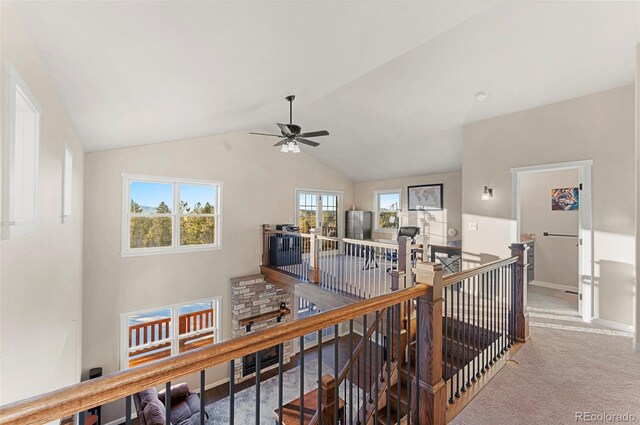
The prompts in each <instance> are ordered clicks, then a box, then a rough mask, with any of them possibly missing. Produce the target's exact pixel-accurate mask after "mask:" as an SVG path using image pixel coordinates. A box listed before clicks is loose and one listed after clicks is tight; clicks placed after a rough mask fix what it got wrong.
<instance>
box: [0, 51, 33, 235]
mask: <svg viewBox="0 0 640 425" xmlns="http://www.w3.org/2000/svg"><path fill="white" fill-rule="evenodd" d="M3 69H4V77H5V82H6V85H5V91H6V95H5V96H6V101H5V105H6V112H5V117H4V118H5V120H4V126H5V131H4V143H3V158H4V161H3V176H2V177H3V178H2V180H3V182H4V184H3V195H4V196H3V200H2V204H3V208H2V217H3V219H2V238H3V239H9V238H11V237H14V236H19V235H22V234H25V233H28V232H31V231H33V230H35V229H36V225H37V222H38V221H39V219H38V210H39V205H38V204H39V202H38V195H39V193H40V190H39V188H40V181H39V168H40V135H41V127H42V107H41V106H40V104H39V103H38V101H37V99H36V97H35V96H34V95H33V93H32V92H31V90H29V87H28V86H27V83H25V81H24V80H23V79H22V78H21V77H20V75H19V74H18V72H17V71H16V69H15V68H14V67H13V65H12V64H11V63H9V62H7V63H5V66H4V68H3ZM18 91H19V92H20V93H21V94H22V95H23V97H24V98H25V100H26V101H27V103H28V104H29V107H30V108H31V109H32V110H33V112H34V113H35V114H36V129H35V133H36V134H35V137H36V145H35V152H34V157H33V163H34V173H35V175H34V176H33V178H34V182H35V184H34V191H33V193H27V194H25V193H24V191H21V193H16V192H18V188H16V187H15V184H16V183H15V179H14V178H13V177H12V176H14V174H15V173H16V168H18V166H19V165H18V164H16V163H15V151H16V128H15V120H16V93H17V92H18ZM16 196H19V197H20V199H23V198H24V197H25V196H30V197H31V196H32V197H33V200H32V201H33V206H34V207H33V214H32V216H30V217H15V216H12V211H13V204H12V199H15V198H16Z"/></svg>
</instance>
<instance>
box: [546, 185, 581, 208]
mask: <svg viewBox="0 0 640 425" xmlns="http://www.w3.org/2000/svg"><path fill="white" fill-rule="evenodd" d="M579 193H580V191H579V189H578V188H577V187H565V188H562V189H551V210H552V211H577V210H578V209H579V208H580V198H579V196H580V195H579Z"/></svg>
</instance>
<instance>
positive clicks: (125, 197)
mask: <svg viewBox="0 0 640 425" xmlns="http://www.w3.org/2000/svg"><path fill="white" fill-rule="evenodd" d="M131 182H149V183H165V184H166V183H169V184H172V185H173V209H172V212H171V214H166V216H168V217H169V216H170V217H172V221H171V223H172V234H171V237H172V243H171V246H166V247H153V248H131V244H130V236H131V235H130V231H129V226H130V223H131V220H130V218H131V205H130V203H131V199H130V189H131ZM181 184H188V185H201V186H215V187H216V208H215V214H214V218H215V229H214V231H215V236H214V238H215V241H216V243H215V244H206V245H205V244H203V245H185V246H181V245H180V217H182V216H187V215H192V214H180V188H179V186H180V185H181ZM222 186H223V183H222V182H221V181H213V180H198V179H184V178H171V177H157V176H145V175H138V174H122V251H121V255H122V256H123V257H135V256H141V255H156V254H171V253H178V252H199V251H215V250H220V249H222ZM155 216H161V215H158V214H156V215H155Z"/></svg>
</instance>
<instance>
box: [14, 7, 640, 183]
mask: <svg viewBox="0 0 640 425" xmlns="http://www.w3.org/2000/svg"><path fill="white" fill-rule="evenodd" d="M16 6H17V8H18V11H19V13H20V15H21V17H22V19H23V20H24V22H25V25H26V26H27V28H28V31H29V33H30V36H31V38H32V41H33V43H34V45H35V46H36V48H37V50H38V52H39V54H40V56H41V59H42V61H43V64H44V66H45V69H46V71H47V73H48V74H49V76H50V78H51V80H52V82H53V84H54V86H55V88H56V90H57V92H58V95H59V97H60V98H61V100H62V102H63V104H64V105H65V107H66V108H67V111H68V113H69V115H70V118H71V121H72V122H73V124H74V126H75V128H76V131H77V133H78V136H79V137H80V139H81V140H82V142H83V144H84V147H85V149H86V150H87V151H94V150H103V149H113V148H120V147H126V146H133V145H140V144H149V143H158V142H164V141H170V140H178V139H185V138H190V137H197V136H204V135H211V134H224V133H229V132H237V131H247V132H248V131H249V130H266V131H270V132H274V131H276V130H277V127H275V125H274V124H273V123H275V122H286V120H287V119H288V108H287V104H286V102H285V101H284V99H283V98H284V96H285V95H287V94H290V93H295V94H296V96H297V98H296V101H295V103H294V122H296V123H297V124H299V125H301V126H302V127H303V131H310V130H316V129H325V128H326V129H328V130H329V131H330V133H331V136H329V137H324V138H322V140H320V139H318V140H319V141H322V144H321V146H320V147H318V148H306V147H303V149H305V150H306V152H308V153H309V154H311V155H313V156H314V157H316V158H317V159H318V160H320V161H322V162H324V163H325V164H327V165H329V166H330V167H332V168H334V169H335V170H337V171H338V172H340V173H342V174H344V175H346V176H348V177H350V178H352V179H353V180H367V179H374V178H387V177H396V176H407V175H416V174H428V173H433V172H442V171H452V170H457V169H460V167H461V149H462V125H464V124H465V123H468V122H473V121H477V120H481V119H485V118H489V117H493V116H497V115H502V114H506V113H510V112H515V111H518V110H523V109H527V108H531V107H535V106H539V105H544V104H548V103H553V102H557V101H560V100H564V99H568V98H572V97H577V96H581V95H585V94H589V93H593V92H597V91H600V90H605V89H608V88H612V87H617V86H621V85H625V84H631V83H633V79H634V60H635V56H634V55H635V45H636V43H639V42H640V2H540V3H535V2H475V1H474V2H401V1H376V2H373V1H372V2H355V1H354V2H350V1H346V2H327V1H290V2H269V1H259V2H190V1H180V2H159V1H158V2H155V1H152V2H126V1H125V2H20V3H17V4H16ZM479 91H484V92H486V93H488V95H489V97H488V99H487V100H486V101H485V102H482V103H480V102H477V101H476V100H475V94H476V93H477V92H479ZM248 137H258V136H248ZM264 142H265V143H273V142H274V140H272V139H270V138H265V140H264ZM274 149H275V148H274Z"/></svg>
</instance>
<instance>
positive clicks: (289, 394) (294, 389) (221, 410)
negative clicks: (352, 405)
mask: <svg viewBox="0 0 640 425" xmlns="http://www.w3.org/2000/svg"><path fill="white" fill-rule="evenodd" d="M322 373H323V374H327V373H329V374H331V375H333V374H334V372H333V368H332V367H331V366H329V365H327V364H326V363H322ZM317 379H318V360H317V359H313V360H309V361H308V362H305V364H304V391H305V392H309V391H312V390H314V389H315V388H316V387H317V382H316V381H317ZM282 382H283V385H282V394H283V397H282V400H283V403H284V404H286V403H288V402H289V401H291V400H294V399H296V398H298V397H299V396H300V367H296V368H294V369H291V370H289V371H287V372H285V373H284V374H283V381H282ZM349 385H350V383H349V382H348V380H347V388H349ZM356 391H357V387H356V386H355V385H354V387H353V398H354V402H355V399H356V395H357V392H356ZM362 393H363V392H362V390H360V399H362ZM339 394H340V397H342V398H343V399H345V400H347V397H345V396H344V382H343V383H342V385H341V386H340V390H339ZM347 401H348V400H347ZM234 404H235V408H234V412H235V423H236V424H238V425H247V424H255V412H256V387H255V385H253V386H251V387H249V388H246V389H244V390H242V391H239V392H237V393H236V394H235V403H234ZM229 407H230V406H229V397H226V398H224V399H222V400H218V401H216V402H215V403H211V404H209V405H207V406H205V411H206V412H207V413H208V414H209V419H208V420H207V421H206V423H207V424H209V425H214V424H215V425H219V424H220V425H222V424H225V425H226V424H228V423H229ZM277 408H278V377H277V376H274V377H273V378H269V379H267V380H266V381H262V383H261V384H260V423H261V424H273V423H275V417H274V415H273V411H274V410H275V409H277ZM354 415H355V409H354ZM347 417H348V415H347Z"/></svg>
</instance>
